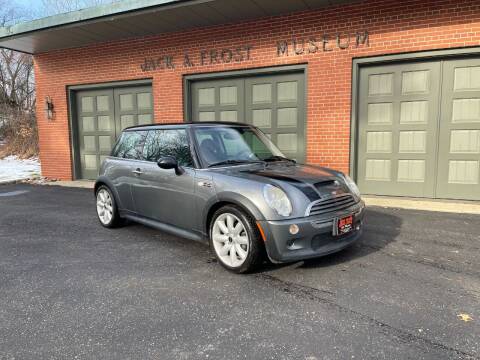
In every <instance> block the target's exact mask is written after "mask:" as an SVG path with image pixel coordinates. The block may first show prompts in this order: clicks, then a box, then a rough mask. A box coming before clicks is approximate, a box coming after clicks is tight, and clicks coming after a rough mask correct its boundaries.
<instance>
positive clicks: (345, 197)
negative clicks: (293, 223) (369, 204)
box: [305, 194, 356, 216]
mask: <svg viewBox="0 0 480 360" xmlns="http://www.w3.org/2000/svg"><path fill="white" fill-rule="evenodd" d="M355 203H356V202H355V199H354V198H353V196H352V195H351V194H342V195H339V196H335V197H331V198H328V199H323V200H318V201H316V202H313V203H312V204H310V206H309V208H308V209H307V213H306V214H305V215H306V216H313V215H321V214H327V213H329V212H333V211H338V210H343V209H346V208H348V207H350V206H352V205H355Z"/></svg>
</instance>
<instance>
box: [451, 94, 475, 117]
mask: <svg viewBox="0 0 480 360" xmlns="http://www.w3.org/2000/svg"><path fill="white" fill-rule="evenodd" d="M452 122H454V123H457V122H480V99H454V100H453V111H452Z"/></svg>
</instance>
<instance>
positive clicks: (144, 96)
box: [137, 93, 152, 110]
mask: <svg viewBox="0 0 480 360" xmlns="http://www.w3.org/2000/svg"><path fill="white" fill-rule="evenodd" d="M137 104H138V105H137V106H138V108H139V109H142V110H148V109H151V108H152V95H151V94H150V93H141V94H137Z"/></svg>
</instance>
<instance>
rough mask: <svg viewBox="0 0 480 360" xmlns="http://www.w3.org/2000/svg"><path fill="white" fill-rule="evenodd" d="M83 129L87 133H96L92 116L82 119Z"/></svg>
mask: <svg viewBox="0 0 480 360" xmlns="http://www.w3.org/2000/svg"><path fill="white" fill-rule="evenodd" d="M82 129H83V131H85V132H88V131H95V124H94V119H93V117H92V116H84V117H83V118H82Z"/></svg>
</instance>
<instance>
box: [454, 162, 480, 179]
mask: <svg viewBox="0 0 480 360" xmlns="http://www.w3.org/2000/svg"><path fill="white" fill-rule="evenodd" d="M448 165H449V167H448V182H449V183H451V184H478V161H462V160H451V161H450V162H449V164H448Z"/></svg>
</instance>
